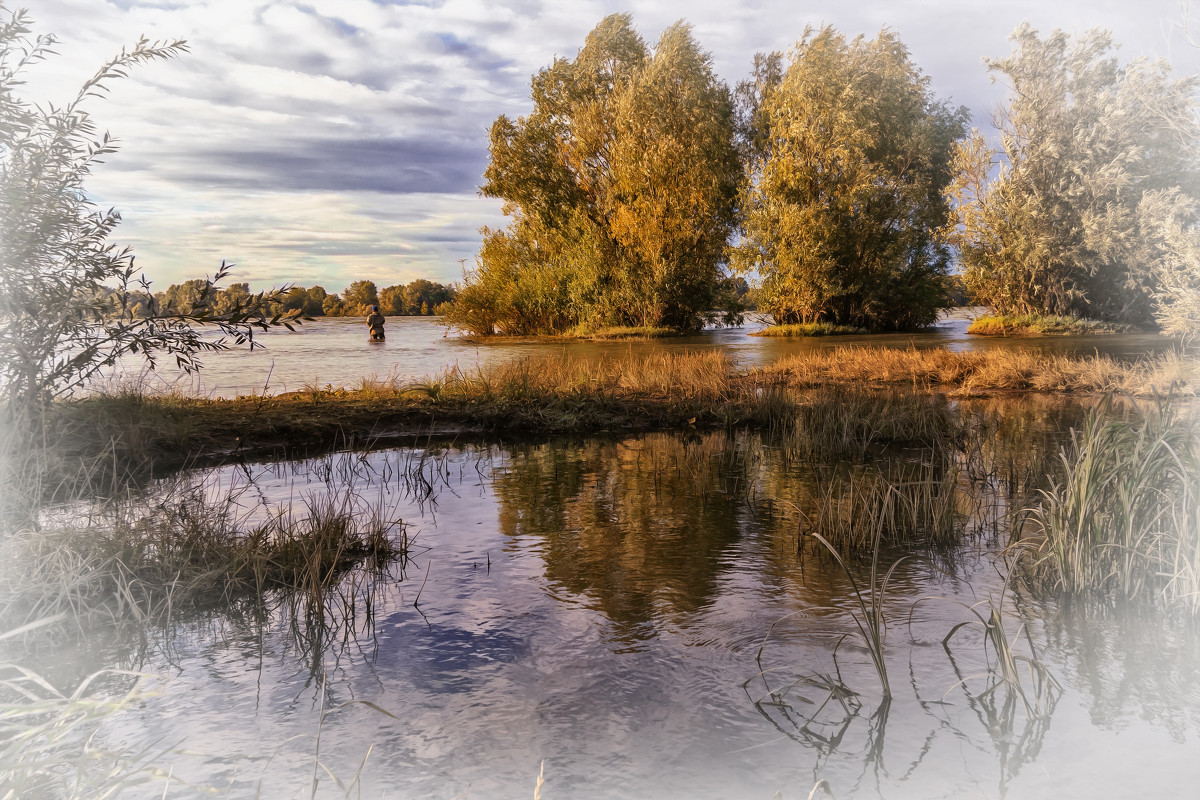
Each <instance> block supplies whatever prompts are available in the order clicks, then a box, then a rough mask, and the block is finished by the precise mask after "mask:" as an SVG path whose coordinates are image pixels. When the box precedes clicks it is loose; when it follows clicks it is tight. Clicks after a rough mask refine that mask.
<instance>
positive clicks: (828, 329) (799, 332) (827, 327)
mask: <svg viewBox="0 0 1200 800" xmlns="http://www.w3.org/2000/svg"><path fill="white" fill-rule="evenodd" d="M860 333H867V330H866V329H865V328H855V327H853V326H851V325H835V324H833V323H832V322H805V323H796V324H793V325H769V326H767V327H766V328H763V329H762V330H761V331H755V332H754V333H752V334H750V335H751V336H783V337H786V336H846V335H850V334H860Z"/></svg>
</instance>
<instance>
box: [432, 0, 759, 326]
mask: <svg viewBox="0 0 1200 800" xmlns="http://www.w3.org/2000/svg"><path fill="white" fill-rule="evenodd" d="M532 96H533V102H534V108H533V112H532V113H531V114H530V115H529V116H528V117H522V118H519V119H517V120H515V121H514V120H511V119H509V118H508V117H506V116H501V117H499V118H498V119H497V120H496V122H495V123H494V124H493V126H492V131H491V155H492V157H491V163H490V164H489V166H488V169H487V171H486V172H485V174H484V178H485V181H486V183H485V184H484V186H483V188H482V192H483V193H484V194H485V195H487V196H489V197H498V198H501V199H503V200H504V207H503V208H504V212H505V213H506V214H507V215H509V216H510V217H511V218H512V222H511V223H510V224H509V226H508V227H507V228H506V229H504V230H491V229H485V230H484V231H483V233H484V240H483V245H482V247H481V250H480V254H479V260H478V265H477V269H476V270H475V271H474V272H472V273H470V274H468V275H467V276H465V278H466V281H465V282H466V285H465V286H464V287H463V289H462V290H461V291H460V292H459V295H458V298H457V300H456V301H455V304H454V306H453V308H452V309H451V311H450V313H449V315H448V319H449V321H451V322H453V323H454V324H457V325H459V326H461V327H464V328H467V329H469V330H473V331H476V332H479V333H494V332H496V331H497V330H502V331H503V332H505V333H511V334H518V333H521V334H531V333H532V334H537V333H554V332H559V331H563V330H565V329H569V328H572V327H575V326H585V327H599V326H604V325H653V326H667V327H671V328H675V329H678V330H688V329H693V328H696V327H699V325H700V324H702V322H703V320H704V315H705V313H706V312H708V311H710V310H711V309H712V308H713V304H714V302H715V300H716V297H717V290H716V287H717V283H718V279H719V278H720V271H721V263H722V258H723V254H724V249H725V246H726V242H727V240H728V237H729V235H730V232H731V230H732V226H733V222H734V215H735V206H734V200H735V197H736V188H737V183H738V179H739V177H740V166H739V162H738V159H737V152H736V149H735V146H734V136H733V106H732V101H731V98H730V95H729V91H728V89H727V88H726V87H725V86H724V85H723V84H722V83H720V82H719V81H718V80H717V78H716V76H715V75H714V74H713V71H712V64H711V58H710V57H709V56H708V54H706V53H704V52H703V51H701V50H700V48H699V47H698V45H697V44H696V42H695V40H694V39H693V38H692V35H691V29H690V28H689V27H688V26H687V25H685V24H683V23H677V24H676V25H673V26H672V27H670V28H668V29H667V30H666V31H665V32H664V33H663V35H662V37H661V39H660V40H659V43H658V46H657V47H656V48H655V50H654V52H653V54H651V53H650V51H649V50H648V48H647V47H646V45H645V43H644V42H643V41H642V39H641V37H640V36H638V34H637V32H636V31H635V30H634V29H633V27H632V23H631V18H630V16H629V15H628V14H614V15H611V16H609V17H606V18H605V19H604V20H603V21H601V23H600V24H599V25H597V26H596V28H595V29H593V30H592V32H591V33H589V34H588V36H587V39H586V41H585V42H584V46H583V48H581V49H580V51H579V53H578V55H577V56H576V58H575V60H574V61H570V60H567V59H562V58H558V59H555V61H554V63H553V64H552V65H551V66H549V67H547V68H545V69H543V70H541V71H540V72H539V73H538V74H537V75H535V76H534V78H533V82H532ZM425 302H426V303H427V304H428V305H429V307H430V308H433V307H434V306H435V303H434V302H432V301H429V300H425Z"/></svg>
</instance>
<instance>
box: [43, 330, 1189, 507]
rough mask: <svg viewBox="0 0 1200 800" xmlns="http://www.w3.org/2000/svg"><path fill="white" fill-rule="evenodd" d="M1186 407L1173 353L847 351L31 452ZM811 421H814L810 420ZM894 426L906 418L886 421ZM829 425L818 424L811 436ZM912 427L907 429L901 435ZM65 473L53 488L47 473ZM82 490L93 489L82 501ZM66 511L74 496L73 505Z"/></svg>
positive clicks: (520, 385) (583, 373)
mask: <svg viewBox="0 0 1200 800" xmlns="http://www.w3.org/2000/svg"><path fill="white" fill-rule="evenodd" d="M1172 385H1174V387H1175V391H1176V392H1177V393H1178V394H1184V395H1191V396H1195V395H1196V393H1197V389H1196V387H1197V386H1200V378H1198V369H1197V362H1196V361H1195V360H1193V359H1190V358H1187V357H1184V356H1180V355H1175V354H1169V355H1164V356H1159V357H1157V358H1155V359H1146V360H1143V361H1140V362H1137V363H1133V364H1129V363H1123V362H1120V361H1117V360H1116V359H1112V358H1109V357H1107V356H1096V355H1093V356H1082V357H1068V356H1053V355H1041V354H1037V353H1030V352H1025V351H1020V350H990V351H984V352H953V351H950V350H946V349H944V348H930V349H916V348H908V349H877V348H871V347H858V346H843V347H837V348H833V349H831V350H824V351H820V352H813V353H807V354H803V355H797V356H792V357H790V358H786V359H782V360H780V361H778V362H776V363H774V364H772V365H770V366H767V367H763V368H759V369H751V370H740V369H738V368H737V366H736V365H735V364H734V363H733V362H732V361H731V360H730V359H729V357H728V356H727V355H726V354H725V353H723V352H721V351H715V350H710V351H699V352H691V351H684V352H659V353H656V354H653V355H649V356H641V355H634V354H628V355H625V356H621V357H615V358H614V357H600V358H587V357H578V356H572V355H566V354H555V355H547V356H541V357H532V358H520V359H515V360H511V361H507V362H502V363H499V364H495V365H492V366H489V367H487V368H483V369H478V370H473V371H468V370H462V369H459V368H457V367H455V368H451V369H449V370H447V371H446V372H444V373H442V374H440V375H436V376H431V377H427V378H424V379H422V380H417V381H405V380H400V379H398V378H396V377H394V376H393V377H387V378H383V379H369V380H364V381H362V382H361V384H360V385H359V386H358V388H356V389H345V388H334V387H332V386H326V387H324V388H322V387H317V386H309V387H306V388H305V389H303V390H301V391H297V392H290V393H287V394H282V395H275V396H256V397H241V398H238V399H236V400H206V399H191V400H187V399H183V398H177V397H158V396H146V395H139V394H136V393H133V394H129V395H107V396H102V397H93V398H87V399H83V400H78V401H72V402H70V403H64V404H60V405H58V406H56V407H55V408H54V409H53V411H52V418H53V420H54V422H53V425H52V427H53V429H54V430H55V432H56V433H55V436H56V437H57V440H56V441H46V442H45V443H35V444H36V446H35V447H33V448H32V449H27V451H26V455H22V456H21V458H28V457H29V456H28V455H27V454H28V452H32V450H37V451H40V453H41V455H39V456H37V457H36V458H35V460H39V461H40V462H41V463H39V465H38V466H37V470H38V471H40V472H41V473H42V474H44V475H48V476H51V477H50V478H48V479H43V480H42V485H43V487H44V488H45V487H48V486H57V485H59V484H61V483H63V482H64V481H67V480H73V479H74V477H73V476H74V475H76V474H77V473H78V469H75V470H74V473H72V472H71V469H70V467H71V465H72V464H78V463H79V462H80V461H81V460H83V461H86V462H87V463H90V464H96V465H98V466H99V467H102V469H100V470H99V472H98V473H97V474H98V475H99V476H100V477H104V476H109V477H111V476H114V475H115V476H121V475H123V474H124V473H126V472H128V471H129V470H137V469H141V470H143V471H145V467H146V466H147V465H153V466H155V467H178V466H181V465H183V464H185V463H186V462H187V460H188V459H189V458H191V459H194V458H196V457H201V456H213V455H216V456H220V455H221V454H223V453H230V452H237V453H242V454H245V453H251V454H254V455H261V456H280V455H297V454H304V453H312V452H318V451H320V450H323V449H328V448H329V447H331V446H335V445H340V446H347V445H353V444H354V443H360V442H364V441H373V440H375V439H377V438H378V437H381V436H382V437H399V436H404V435H409V436H411V435H418V434H420V435H428V434H429V433H431V432H446V433H451V434H454V433H461V432H463V431H475V432H480V433H484V432H490V431H497V430H502V431H506V432H514V431H531V432H565V431H600V430H651V429H658V430H664V429H671V428H678V427H681V426H687V425H689V424H694V425H696V426H709V427H713V426H726V425H747V426H752V427H760V428H766V429H774V428H782V429H787V430H795V429H797V428H799V427H801V426H803V425H808V424H809V423H808V422H807V421H806V420H807V416H806V415H809V411H807V410H806V408H805V407H806V401H805V400H804V399H803V397H801V396H800V395H798V394H797V392H801V391H802V390H808V389H826V388H831V387H836V388H838V389H840V390H842V391H843V392H845V391H846V390H848V389H854V390H856V391H857V392H858V393H859V394H869V393H871V392H878V391H879V390H880V389H902V390H905V391H908V392H910V393H914V394H920V393H926V392H935V393H949V394H953V395H958V396H971V395H981V394H989V393H996V392H1038V393H1063V394H1070V393H1075V394H1079V393H1095V394H1100V393H1106V392H1113V391H1119V392H1124V393H1126V394H1130V395H1133V396H1138V397H1145V396H1152V395H1153V394H1154V393H1155V392H1158V393H1162V392H1165V391H1167V390H1168V389H1169V388H1170V387H1171V386H1172ZM816 416H817V417H818V418H819V417H822V415H821V414H817V415H816ZM894 416H897V417H900V416H903V414H902V413H900V414H897V415H894ZM818 422H823V420H822V419H816V420H814V421H813V424H815V423H818ZM905 424H908V422H906V423H905ZM56 463H57V464H60V465H65V467H64V469H63V470H61V471H62V472H63V474H64V476H63V477H62V478H59V477H53V476H55V473H56V469H57V467H56V466H55V464H56ZM84 488H85V489H86V488H87V487H86V486H85V487H84ZM66 494H67V495H68V496H69V493H66Z"/></svg>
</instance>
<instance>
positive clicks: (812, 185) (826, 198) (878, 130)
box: [737, 27, 967, 329]
mask: <svg viewBox="0 0 1200 800" xmlns="http://www.w3.org/2000/svg"><path fill="white" fill-rule="evenodd" d="M742 89H743V91H742V93H741V94H742V96H743V97H744V98H746V100H747V102H748V103H749V108H748V109H747V110H746V116H745V120H746V123H745V124H746V130H745V131H744V141H745V146H746V154H747V158H748V160H749V164H748V170H747V173H748V180H747V183H746V185H745V188H744V192H743V200H742V207H743V213H744V214H745V222H744V226H745V227H744V235H743V240H742V243H741V245H740V246H739V248H738V251H737V260H738V264H739V265H740V267H741V268H742V269H743V270H745V271H751V270H754V271H757V272H758V273H759V275H761V276H762V279H763V285H762V290H761V294H760V300H759V308H762V309H765V310H767V311H770V312H771V315H772V316H773V317H774V318H775V321H776V322H777V323H794V322H803V323H807V322H816V321H829V322H833V323H837V324H846V325H854V326H860V327H866V328H871V329H905V328H913V327H918V326H920V325H924V324H927V323H929V322H932V321H933V319H934V318H935V316H936V314H937V309H938V306H939V303H940V301H941V297H942V281H943V278H944V275H945V273H946V266H947V261H948V255H949V254H948V250H947V248H946V246H945V245H944V244H942V243H941V241H940V240H939V238H938V231H939V230H940V229H941V227H942V226H944V225H945V223H946V220H947V217H948V213H949V207H948V204H947V202H946V200H945V198H944V197H943V190H944V189H945V187H946V186H947V185H948V184H949V182H950V181H951V178H952V175H951V160H952V153H953V149H954V144H955V142H956V141H958V140H959V139H961V138H962V137H963V136H964V134H965V121H966V117H967V115H966V111H965V109H951V108H949V107H948V106H947V105H946V104H945V103H943V102H940V101H938V100H937V99H935V97H934V96H933V94H932V92H931V90H930V88H929V79H928V77H926V76H925V75H924V74H922V72H921V71H920V70H919V69H918V68H917V67H916V66H915V65H914V64H913V62H912V60H911V59H910V57H909V54H908V50H907V49H906V48H905V47H904V45H903V44H902V43H901V41H900V39H899V37H897V36H896V35H895V34H894V33H892V32H890V31H886V30H885V31H882V32H880V34H879V35H878V36H877V37H876V38H874V39H872V40H867V39H865V38H864V37H861V36H860V37H858V38H855V39H854V40H852V41H848V40H847V39H846V38H845V37H844V36H842V35H841V34H840V33H838V32H837V31H836V30H834V29H833V28H829V27H825V28H821V29H820V30H819V31H813V30H812V29H809V30H806V31H805V34H804V37H803V38H802V39H801V41H800V42H798V43H797V44H796V45H795V47H794V48H793V49H792V51H791V53H790V54H789V56H788V58H787V63H786V66H785V64H784V59H783V56H782V55H781V54H778V53H775V54H772V55H770V56H766V57H762V56H760V57H759V58H758V59H756V77H755V81H754V82H753V83H752V84H748V85H744V86H743V87H742Z"/></svg>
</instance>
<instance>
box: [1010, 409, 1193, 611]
mask: <svg viewBox="0 0 1200 800" xmlns="http://www.w3.org/2000/svg"><path fill="white" fill-rule="evenodd" d="M1198 433H1200V430H1198V425H1197V422H1196V419H1195V418H1194V417H1192V418H1183V417H1182V416H1181V414H1180V412H1179V408H1178V401H1177V399H1176V398H1175V397H1173V396H1171V395H1167V396H1165V397H1161V398H1158V399H1156V400H1155V401H1154V402H1152V403H1150V404H1148V405H1143V406H1142V408H1141V409H1140V410H1137V411H1132V412H1125V413H1119V412H1118V411H1117V410H1116V409H1115V408H1114V407H1113V404H1112V403H1111V402H1108V403H1105V404H1104V405H1102V406H1101V407H1100V408H1099V409H1097V410H1094V411H1092V412H1090V413H1089V414H1088V415H1087V416H1086V418H1085V420H1084V422H1083V424H1082V426H1081V428H1080V429H1079V430H1076V431H1073V433H1072V436H1071V439H1070V441H1069V442H1068V443H1067V444H1066V445H1065V446H1064V447H1063V448H1062V450H1061V451H1060V453H1059V458H1058V463H1057V465H1056V470H1055V472H1054V476H1053V478H1052V480H1051V482H1050V485H1049V487H1048V488H1046V489H1043V490H1041V491H1040V494H1039V499H1038V501H1037V502H1036V504H1035V505H1033V506H1032V507H1031V508H1029V509H1028V524H1027V525H1026V526H1025V527H1026V530H1027V531H1028V532H1029V533H1030V537H1031V538H1030V539H1029V540H1028V542H1027V546H1029V547H1030V548H1031V550H1032V552H1033V554H1034V557H1033V558H1032V559H1031V561H1030V562H1029V564H1028V574H1029V576H1030V577H1031V579H1032V580H1033V582H1034V584H1035V585H1037V586H1039V587H1041V588H1043V589H1048V590H1053V591H1059V592H1062V593H1065V594H1071V595H1078V594H1091V595H1100V596H1104V597H1114V598H1122V599H1127V600H1132V599H1138V598H1151V599H1154V600H1156V601H1159V602H1161V603H1163V604H1164V605H1165V606H1167V607H1173V608H1179V609H1182V610H1184V611H1186V612H1187V613H1190V614H1195V613H1197V612H1200V436H1198Z"/></svg>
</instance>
